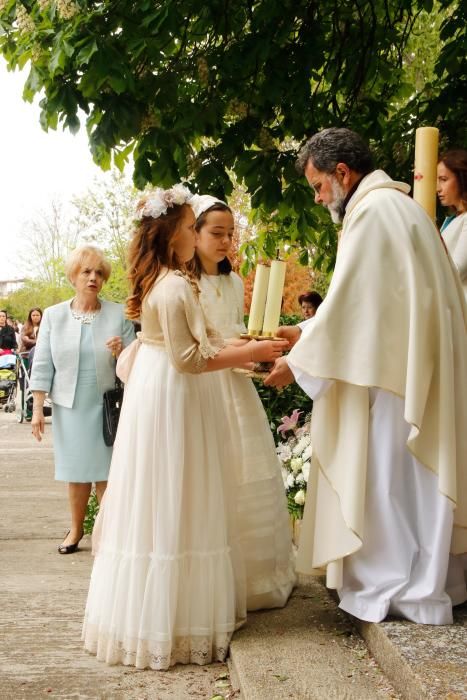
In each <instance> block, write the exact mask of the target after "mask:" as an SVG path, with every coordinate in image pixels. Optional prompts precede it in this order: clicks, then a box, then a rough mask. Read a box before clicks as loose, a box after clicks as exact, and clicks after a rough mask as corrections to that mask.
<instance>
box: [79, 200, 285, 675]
mask: <svg viewBox="0 0 467 700" xmlns="http://www.w3.org/2000/svg"><path fill="white" fill-rule="evenodd" d="M190 199H191V195H190V193H189V192H188V190H186V189H185V188H183V187H182V186H176V187H174V188H172V189H171V190H167V191H164V190H156V191H155V192H153V193H151V194H149V195H148V196H146V197H145V198H144V199H143V200H141V202H140V204H139V207H138V214H139V222H138V224H137V227H136V231H135V234H134V237H133V239H132V241H131V243H130V248H129V276H130V283H131V293H130V296H129V298H128V301H127V313H128V316H129V317H130V318H132V319H136V318H139V319H140V320H141V326H142V330H141V334H140V337H139V341H138V345H137V346H134V347H137V348H138V349H137V352H136V353H135V355H136V357H135V359H134V362H133V365H132V367H131V371H130V372H129V376H127V381H126V386H125V398H124V401H123V406H122V411H121V415H120V423H119V429H118V433H117V437H116V441H115V445H114V453H113V459H112V465H111V470H110V478H109V483H108V487H107V492H106V498H105V505H104V507H103V508H102V509H101V512H100V513H99V516H98V519H97V521H96V526H95V530H96V533H98V541H97V542H96V550H97V553H96V558H95V562H94V567H93V572H92V576H91V583H90V588H89V594H88V600H87V605H86V613H85V620H84V627H83V638H84V644H85V648H86V649H87V650H88V651H90V652H91V653H93V654H96V655H97V657H98V659H100V660H104V661H106V662H107V663H109V664H114V663H123V664H132V665H134V666H136V667H137V668H146V667H150V668H154V669H167V668H169V667H170V666H172V665H173V664H176V663H198V664H206V663H210V662H211V661H213V660H219V661H221V660H224V659H225V656H226V654H227V651H228V647H229V642H230V638H231V636H232V633H233V631H234V630H235V629H236V628H237V627H238V626H240V625H241V624H243V622H244V621H245V618H246V600H245V589H246V585H245V562H244V558H243V553H242V548H241V542H240V537H241V532H240V531H239V526H238V517H239V514H238V512H237V484H236V480H235V475H234V463H233V462H234V459H235V452H234V450H233V447H232V445H231V439H232V435H231V432H230V423H229V417H228V415H227V411H226V407H225V406H224V405H223V403H222V396H221V393H220V391H219V382H218V379H217V377H216V374H217V373H216V372H214V370H220V369H225V368H227V367H233V366H244V365H245V364H247V363H249V362H251V361H259V360H261V361H272V360H274V359H275V358H276V357H278V356H280V355H281V353H282V351H283V350H284V349H285V347H286V344H284V343H283V342H277V341H268V342H263V343H252V342H248V343H245V344H244V345H242V346H229V345H226V344H225V343H224V341H223V340H222V339H221V338H220V337H219V336H218V335H216V334H215V333H213V332H211V331H210V330H209V329H208V328H207V327H206V323H205V319H204V315H203V312H202V309H201V306H200V304H199V300H198V291H199V290H198V287H197V285H196V282H195V281H194V280H192V279H191V278H190V277H189V276H188V275H187V274H186V271H185V267H186V263H187V262H188V261H189V260H190V259H191V258H192V257H193V254H194V246H195V232H194V227H195V216H194V214H193V211H192V209H191V207H190V206H189V202H190Z"/></svg>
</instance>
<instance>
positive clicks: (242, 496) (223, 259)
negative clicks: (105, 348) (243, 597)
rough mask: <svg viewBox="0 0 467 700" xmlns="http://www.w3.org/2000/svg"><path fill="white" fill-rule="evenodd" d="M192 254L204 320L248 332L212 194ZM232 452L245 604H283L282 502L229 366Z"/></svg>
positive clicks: (287, 545)
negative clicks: (193, 255)
mask: <svg viewBox="0 0 467 700" xmlns="http://www.w3.org/2000/svg"><path fill="white" fill-rule="evenodd" d="M191 206H192V207H193V210H194V212H195V215H196V217H197V219H196V253H195V257H194V258H193V260H192V261H191V262H190V268H191V269H192V270H193V273H194V275H195V276H196V277H197V279H198V280H199V285H200V288H201V292H202V293H201V296H200V302H201V306H202V307H203V311H204V313H205V316H206V318H207V322H208V323H209V325H210V326H212V327H213V328H214V329H215V330H216V331H217V333H219V334H220V335H221V336H222V337H223V338H229V339H230V338H237V339H238V338H239V336H240V333H244V332H245V331H246V328H245V325H244V321H243V314H244V311H243V310H244V296H243V282H242V280H241V278H240V277H239V276H238V275H237V274H236V273H235V272H233V271H232V265H231V263H230V261H229V258H228V255H229V253H230V252H231V248H232V240H233V235H234V218H233V215H232V212H231V210H230V209H229V207H228V206H227V204H225V202H222V201H220V200H218V199H216V198H214V197H211V196H210V195H202V196H199V195H195V196H194V197H193V199H192V200H191ZM216 377H217V379H218V382H219V388H220V392H221V396H222V401H223V403H224V405H225V406H226V407H227V410H228V414H229V426H230V431H231V434H232V435H233V437H234V446H235V449H236V452H237V456H236V460H235V476H236V479H237V489H238V513H239V528H240V533H241V536H240V545H241V547H242V552H243V556H244V560H245V564H246V582H247V608H248V610H257V609H260V608H270V607H277V606H282V605H285V603H286V602H287V599H288V597H289V595H290V593H291V590H292V588H293V585H294V583H295V572H294V561H293V550H292V540H291V530H290V524H289V516H288V511H287V501H286V496H285V491H284V485H283V480H282V475H281V471H280V467H279V463H278V459H277V454H276V448H275V443H274V439H273V436H272V434H271V430H270V428H269V424H268V420H267V416H266V413H265V411H264V408H263V405H262V403H261V400H260V398H259V396H258V393H257V391H256V389H255V386H254V384H253V382H252V380H251V379H249V378H247V377H245V376H242V375H241V374H236V373H235V372H232V371H231V370H230V369H227V370H224V371H223V372H219V373H218V374H217V375H216Z"/></svg>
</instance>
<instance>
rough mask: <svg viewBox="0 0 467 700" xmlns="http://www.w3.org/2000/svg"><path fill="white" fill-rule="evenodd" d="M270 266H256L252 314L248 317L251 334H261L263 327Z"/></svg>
mask: <svg viewBox="0 0 467 700" xmlns="http://www.w3.org/2000/svg"><path fill="white" fill-rule="evenodd" d="M268 283H269V267H266V265H258V266H257V267H256V274H255V283H254V285H253V295H252V297H251V306H250V316H249V318H248V333H249V335H251V336H255V335H260V333H261V329H262V327H263V319H264V310H265V308H266V296H267V293H268Z"/></svg>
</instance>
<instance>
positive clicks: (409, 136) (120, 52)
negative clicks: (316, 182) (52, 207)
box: [0, 0, 467, 266]
mask: <svg viewBox="0 0 467 700" xmlns="http://www.w3.org/2000/svg"><path fill="white" fill-rule="evenodd" d="M435 10H436V11H435V12H434V11H433V0H352V2H335V1H334V0H321V1H320V2H319V3H318V2H315V1H314V0H236V1H235V2H228V0H209V2H206V0H159V1H158V2H154V0H119V2H111V1H110V0H99V1H95V0H87V1H86V0H23V2H22V3H19V2H14V1H13V0H0V31H1V35H0V51H1V52H2V53H3V55H4V56H5V58H6V60H7V62H8V64H9V65H10V66H11V67H12V68H14V67H16V66H23V65H24V64H26V63H27V62H28V61H29V62H30V73H29V77H28V80H27V83H26V85H25V89H24V97H25V98H26V99H29V100H32V99H33V97H34V95H35V94H36V93H40V94H41V95H42V99H41V102H40V104H41V108H42V113H41V122H42V125H43V127H44V128H45V129H48V128H56V127H57V124H58V123H61V124H62V125H64V126H65V127H67V128H69V129H71V130H72V131H75V130H77V129H78V128H79V126H80V121H79V119H80V117H79V110H80V109H81V110H83V111H84V113H85V114H86V128H87V131H88V134H89V141H90V146H91V149H92V152H93V155H94V158H95V160H96V162H97V163H99V164H100V165H101V166H102V167H103V168H108V167H109V166H110V165H111V162H112V160H113V161H114V162H115V164H117V165H118V166H120V167H122V166H123V164H124V163H125V162H126V161H127V159H128V158H129V156H130V154H132V157H133V159H134V181H135V184H136V185H137V186H138V187H143V186H144V185H145V184H146V183H147V182H150V183H155V184H158V185H161V186H169V185H171V184H173V183H174V182H176V181H179V180H180V179H184V180H188V181H190V182H191V184H192V187H193V188H194V189H195V190H198V191H200V192H209V193H212V194H215V195H217V196H219V197H228V196H229V195H230V194H231V192H232V187H233V185H232V183H233V181H234V179H235V178H236V179H237V181H238V182H240V183H242V184H243V185H245V186H246V188H247V191H248V193H249V195H250V197H251V204H252V208H253V217H254V218H255V221H256V224H257V226H258V230H259V232H260V235H259V238H258V241H257V242H253V243H250V248H249V249H247V250H246V253H247V258H248V256H250V258H251V259H253V257H254V255H255V254H256V248H257V247H258V245H259V246H260V248H262V249H263V250H264V251H265V252H266V254H268V255H273V254H274V251H275V248H276V246H277V244H278V242H281V241H282V242H284V241H286V242H288V243H291V244H292V245H293V246H295V247H297V248H299V249H300V250H301V252H302V262H307V260H308V257H309V255H310V254H312V255H315V254H316V251H318V258H319V256H320V255H321V256H322V260H321V261H320V260H319V259H318V263H317V264H318V266H319V265H320V264H321V265H323V266H326V265H328V266H329V265H330V264H331V263H332V250H333V248H334V245H335V232H334V229H333V227H332V226H331V225H330V224H329V222H328V218H327V216H326V215H325V216H324V217H323V212H321V211H320V210H319V209H318V208H316V207H313V206H312V198H311V196H310V192H309V190H308V189H307V186H306V183H305V182H304V180H303V179H302V178H300V177H298V175H297V173H296V171H295V169H294V161H295V157H296V150H297V147H298V145H299V144H300V143H301V142H302V141H303V139H304V138H305V137H307V136H309V135H310V134H312V133H313V132H315V131H317V130H319V129H321V128H323V127H327V126H332V125H339V126H343V125H346V126H349V127H351V128H354V129H356V130H358V131H359V132H360V133H362V134H363V135H365V136H366V138H367V139H368V140H370V142H371V143H372V145H373V146H374V148H375V150H376V153H377V155H378V158H379V161H380V164H381V165H382V166H383V167H387V168H388V169H389V170H390V172H391V174H393V175H397V176H405V178H409V179H410V167H411V163H412V151H411V144H412V142H413V130H414V128H415V126H418V125H421V124H423V123H430V124H433V123H436V124H437V125H439V126H440V128H441V129H442V130H443V132H444V133H445V134H446V135H447V136H448V138H449V140H450V141H457V143H462V142H465V136H466V120H465V112H466V109H465V108H466V94H467V90H466V89H465V88H466V87H467V86H466V75H467V71H466V48H467V29H466V27H467V21H466V20H467V16H466V15H467V6H466V2H465V0H457V1H455V2H450V1H449V0H439V1H438V2H437V4H436V8H435ZM440 13H441V21H439V22H438V24H436V20H437V18H438V16H439V14H440ZM421 19H422V20H423V21H424V22H425V31H427V32H428V33H430V32H431V35H430V36H432V35H433V31H435V32H436V36H437V39H438V40H437V42H436V46H437V60H436V62H435V65H434V73H432V74H431V75H430V76H429V79H427V82H426V83H425V84H423V85H422V86H418V87H417V86H416V85H415V84H414V82H407V80H406V77H407V73H406V70H407V60H406V59H407V54H406V50H407V43H408V41H409V40H410V38H411V36H412V34H413V32H414V28H416V27H417V22H418V23H419V24H418V28H419V30H420V21H421ZM422 25H423V22H422ZM433 27H434V28H435V29H433ZM422 31H423V26H422ZM408 75H410V72H409V74H408ZM329 256H331V258H330V257H329ZM330 260H331V262H330Z"/></svg>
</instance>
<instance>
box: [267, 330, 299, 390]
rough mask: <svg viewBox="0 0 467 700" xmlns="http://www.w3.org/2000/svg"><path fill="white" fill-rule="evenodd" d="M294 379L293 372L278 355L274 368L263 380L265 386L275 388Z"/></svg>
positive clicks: (284, 359) (290, 382)
mask: <svg viewBox="0 0 467 700" xmlns="http://www.w3.org/2000/svg"><path fill="white" fill-rule="evenodd" d="M286 327H287V326H286ZM293 381H295V379H294V376H293V372H292V370H291V369H290V367H289V365H288V364H287V359H286V358H285V357H279V359H278V360H276V361H275V363H274V368H273V370H272V372H270V374H268V376H267V377H266V379H265V380H264V384H266V386H275V387H277V388H280V387H283V386H287V385H288V384H292V382H293Z"/></svg>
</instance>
